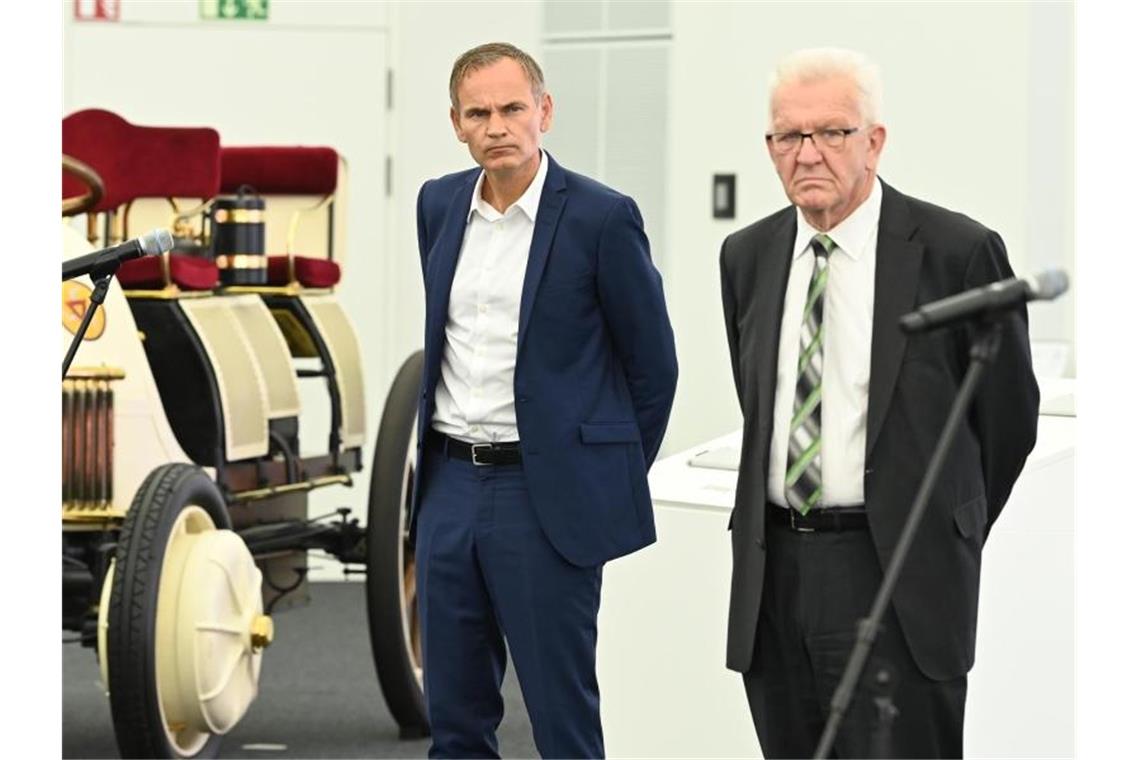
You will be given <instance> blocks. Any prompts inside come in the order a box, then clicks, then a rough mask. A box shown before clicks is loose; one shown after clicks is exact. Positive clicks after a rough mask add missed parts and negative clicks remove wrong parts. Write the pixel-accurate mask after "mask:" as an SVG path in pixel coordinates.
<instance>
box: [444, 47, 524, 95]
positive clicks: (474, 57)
mask: <svg viewBox="0 0 1140 760" xmlns="http://www.w3.org/2000/svg"><path fill="white" fill-rule="evenodd" d="M504 58H510V59H511V60H512V61H516V62H517V63H518V64H519V65H520V66H522V68H523V72H524V73H525V74H526V78H527V79H528V80H530V89H531V92H533V93H534V102H535V103H538V102H539V101H540V100H542V94H543V93H544V92H546V81H545V80H544V79H543V78H542V69H541V68H539V65H538V64H537V63H535V60H534V59H533V58H531V57H530V56H529V55H527V54H526V53H525V52H523V51H522V50H519V49H518V48H517V47H515V46H514V45H512V44H510V43H509V42H488V43H486V44H484V45H479V46H478V47H473V48H471V49H470V50H468V51H467V52H466V53H464V54H463V55H461V56H459V57H458V58H456V59H455V64H454V65H453V66H452V67H451V83H450V90H451V107H452V108H454V109H455V110H457V111H458V110H459V83H460V82H462V81H463V80H464V79H465V78H466V77H467V75H468V74H470V73H471V72H473V71H476V70H478V69H482V68H486V67H487V66H490V65H491V64H494V63H498V62H499V61H501V60H503V59H504Z"/></svg>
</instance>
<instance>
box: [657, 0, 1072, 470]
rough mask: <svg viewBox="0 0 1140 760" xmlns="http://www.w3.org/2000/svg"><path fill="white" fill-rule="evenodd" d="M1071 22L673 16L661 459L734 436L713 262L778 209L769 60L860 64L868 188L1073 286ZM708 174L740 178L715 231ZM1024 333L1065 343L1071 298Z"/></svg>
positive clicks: (986, 10) (679, 11)
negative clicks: (667, 358)
mask: <svg viewBox="0 0 1140 760" xmlns="http://www.w3.org/2000/svg"><path fill="white" fill-rule="evenodd" d="M1072 19H1073V11H1072V7H1071V5H1068V4H1043V3H1040V4H1013V3H764V4H757V3H728V2H704V3H688V2H678V3H675V4H674V24H673V28H674V42H673V54H674V59H673V71H674V75H673V82H672V88H671V91H670V104H671V117H670V125H669V126H670V129H671V135H670V140H671V145H672V148H671V151H670V173H671V186H670V193H669V200H670V203H669V210H670V213H669V218H670V226H669V229H668V235H669V251H670V255H669V259H668V261H667V263H666V268H665V272H664V276H665V281H666V287H667V295H668V300H669V308H670V315H671V317H672V319H673V325H674V329H675V330H676V333H677V347H678V353H679V355H680V364H681V377H680V381H679V387H678V391H677V401H676V404H675V406H674V410H673V418H672V421H671V423H670V427H669V433H668V437H667V438H666V443H665V447H664V448H665V453H670V452H673V451H677V450H679V449H682V448H685V447H687V446H692V445H695V444H696V443H698V442H700V441H703V440H707V439H710V438H713V437H715V436H716V435H719V434H722V433H725V432H728V431H730V430H732V429H734V428H735V427H737V426H739V425H740V413H739V409H738V405H737V400H736V397H735V392H734V389H733V386H732V377H731V372H730V370H729V365H728V361H729V359H728V350H727V345H726V343H725V339H724V322H723V317H722V311H721V305H720V286H719V272H718V267H717V257H718V254H719V250H720V244H721V242H722V241H723V240H724V238H725V236H727V235H728V234H730V233H731V232H733V231H734V230H737V229H740V228H741V227H744V226H746V225H747V224H750V223H751V222H753V221H755V220H757V219H759V218H761V217H764V216H767V215H768V214H770V213H772V212H774V211H776V210H778V209H780V208H782V207H784V206H786V205H787V199H786V197H785V196H784V194H783V190H782V188H781V186H780V184H779V181H778V179H777V177H776V174H775V171H774V170H773V168H772V166H771V163H770V161H769V158H768V155H767V151H766V149H765V147H764V138H763V134H764V131H765V129H766V126H767V92H766V88H767V77H768V74H769V73H770V72H771V70H772V68H773V66H774V64H775V63H776V61H777V60H778V59H779V58H780V57H782V56H783V55H785V54H787V53H790V52H791V51H793V50H796V49H799V48H802V47H814V46H822V45H840V46H845V47H851V48H855V49H857V50H861V51H863V52H864V53H866V54H867V55H868V56H869V57H871V58H872V59H873V60H875V61H876V62H877V63H878V64H879V65H880V67H881V69H882V75H883V80H884V89H885V94H884V117H883V118H884V120H885V123H886V125H887V130H888V136H887V143H886V150H885V154H884V157H883V160H882V163H881V165H880V174H881V176H882V177H883V178H884V179H885V180H886V181H887V182H888V183H890V184H892V185H893V186H894V187H896V188H897V189H899V190H901V191H902V192H904V193H908V194H911V195H915V196H918V197H921V198H924V199H926V200H929V201H932V202H934V203H937V204H939V205H942V206H945V207H948V208H951V209H955V210H958V211H961V212H963V213H965V214H967V215H969V216H971V217H973V218H975V219H977V220H978V221H980V222H981V223H983V224H985V225H987V226H989V227H991V228H993V229H995V230H997V231H998V232H1000V233H1001V234H1002V236H1003V238H1004V239H1005V242H1006V246H1007V248H1008V250H1009V254H1010V259H1011V261H1012V264H1013V267H1014V271H1015V272H1017V273H1018V274H1029V273H1031V272H1035V271H1037V270H1039V269H1042V268H1045V267H1049V266H1054V267H1055V266H1064V267H1065V268H1067V269H1068V270H1069V272H1070V274H1071V273H1072V269H1073V264H1074V256H1073V190H1072V187H1073V148H1072V134H1073V131H1072V121H1073V110H1072V98H1073V42H1072ZM714 173H735V174H737V218H736V219H734V220H714V219H712V211H711V193H712V190H711V185H712V175H713V174H714ZM1030 322H1031V333H1032V336H1033V337H1034V339H1053V340H1063V341H1066V342H1070V343H1071V342H1072V339H1073V298H1071V297H1069V298H1067V299H1066V300H1065V301H1063V302H1061V303H1060V304H1058V305H1055V306H1050V307H1046V308H1044V309H1042V308H1039V307H1037V306H1034V307H1032V309H1031V316H1030ZM1070 368H1071V365H1070Z"/></svg>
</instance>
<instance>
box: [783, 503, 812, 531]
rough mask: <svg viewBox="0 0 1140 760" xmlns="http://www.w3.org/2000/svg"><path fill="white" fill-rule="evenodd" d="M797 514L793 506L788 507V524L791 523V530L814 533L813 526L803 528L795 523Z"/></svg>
mask: <svg viewBox="0 0 1140 760" xmlns="http://www.w3.org/2000/svg"><path fill="white" fill-rule="evenodd" d="M798 515H799V512H797V511H796V508H795V507H792V506H789V507H788V524H789V525H791V527H792V530H794V531H796V532H797V533H815V528H805V527H803V526H800V525H796V517H797V516H798Z"/></svg>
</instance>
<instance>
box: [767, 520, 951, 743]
mask: <svg viewBox="0 0 1140 760" xmlns="http://www.w3.org/2000/svg"><path fill="white" fill-rule="evenodd" d="M767 535H768V539H767V547H768V551H767V560H766V563H767V567H766V569H765V574H764V591H763V597H762V601H761V606H760V621H759V624H758V625H757V634H756V649H755V653H754V657H753V660H752V669H751V670H749V671H748V672H746V673H744V687H745V690H746V692H747V694H748V703H749V706H750V708H751V710H752V720H753V723H754V724H755V726H756V734H757V736H758V738H759V739H760V746H761V748H762V749H763V751H764V757H765V758H780V757H812V755H813V753H814V752H815V749H816V745H817V743H818V742H819V738H820V735H821V734H822V733H823V727H824V725H825V723H826V721H827V716H828V713H829V711H830V703H831V698H832V695H833V693H834V692H835V687H836V686H837V685H838V683H839V680H840V677H841V676H842V674H843V670H844V668H845V666H846V664H847V659H848V657H849V655H850V653H851V648H852V646H853V644H854V641H855V628H856V623H857V621H858V620H859V619H860V618H863V617H866V615H867V614H868V613H869V612H870V609H871V605H872V603H873V602H874V598H875V593H876V591H877V590H878V587H879V583H880V582H881V581H882V570H881V568H880V565H879V559H878V557H877V555H876V553H875V547H874V544H873V543H872V540H871V534H870V532H869V531H867V530H866V529H861V530H860V529H857V530H847V531H839V532H815V533H800V532H796V531H793V530H792V529H791V528H789V527H786V526H780V525H775V524H772V523H769V525H768V531H767ZM884 667H886V668H888V669H889V671H890V673H891V675H892V679H891V682H892V683H893V684H894V688H893V693H892V695H891V696H892V701H893V703H894V705H895V707H896V708H897V710H898V713H897V715H896V716H895V717H894V719H893V720H892V721H888V722H884V721H882V720H880V718H879V709H878V707H877V706H876V703H875V697H876V696H877V694H876V691H875V689H874V686H873V681H872V679H873V678H874V676H875V675H876V674H877V673H878V671H880V670H881V669H883V668H884ZM965 708H966V677H965V676H961V677H959V678H953V679H950V680H947V681H934V680H931V679H930V678H927V677H926V676H925V675H923V674H922V672H921V671H919V669H918V667H917V665H915V662H914V659H913V657H912V656H911V654H910V652H909V650H908V649H907V646H906V642H905V641H904V639H903V635H902V631H901V629H900V627H899V622H898V619H897V618H896V616H895V614H894V611H893V610H890V609H888V613H887V616H886V620H885V621H884V624H883V627H882V629H881V630H880V633H879V636H878V639H877V641H876V644H875V647H874V649H873V650H872V654H871V658H870V660H869V661H868V665H867V669H866V671H865V673H864V677H863V679H862V681H861V683H860V686H859V689H858V691H857V692H856V694H855V699H854V701H853V702H852V704H851V706H850V707H849V709H848V711H847V715H846V717H845V719H844V722H843V725H842V729H841V730H840V732H839V735H838V740H837V741H836V746H835V750H834V752H833V755H832V756H833V757H843V758H850V757H875V756H879V757H912V758H918V757H961V756H962V724H963V719H964V715H965Z"/></svg>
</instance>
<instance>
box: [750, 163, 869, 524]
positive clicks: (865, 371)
mask: <svg viewBox="0 0 1140 760" xmlns="http://www.w3.org/2000/svg"><path fill="white" fill-rule="evenodd" d="M882 201H883V190H882V186H881V185H880V184H879V180H878V178H876V179H875V184H874V186H873V187H872V189H871V194H870V196H868V197H867V200H865V201H863V203H862V204H861V205H860V206H859V207H858V208H856V209H855V211H853V212H852V213H851V215H850V216H849V217H847V218H846V219H844V220H843V221H842V222H840V223H839V224H838V225H836V226H835V228H834V229H832V230H830V231H829V232H827V233H826V234H827V235H828V237H830V238H831V239H832V240H833V241H834V242H835V246H836V247H835V249H834V250H833V251H832V252H831V254H830V255H829V256H828V263H827V265H828V270H829V271H828V274H827V290H826V291H825V293H824V303H823V390H822V397H821V398H822V400H821V408H820V433H821V437H822V440H821V441H820V456H821V458H822V465H823V497H822V499H821V500H820V503H819V506H817V507H816V509H819V508H825V507H842V506H854V505H859V504H862V503H863V470H864V463H865V457H866V442H867V390H868V388H869V387H870V380H871V324H872V320H873V315H874V306H875V248H876V246H877V244H878V241H879V213H880V210H881V208H882ZM819 232H820V231H819V230H817V229H815V228H813V227H812V226H811V225H810V224H809V223H808V221H807V219H806V218H805V217H804V215H803V212H802V211H800V210H798V209H797V210H796V240H795V244H794V245H793V247H792V267H791V271H790V272H789V275H788V290H787V294H786V295H785V297H784V317H783V321H782V322H781V324H780V346H779V359H778V363H777V367H776V399H775V404H776V406H775V408H774V409H773V410H772V447H771V452H770V454H769V460H768V499H769V500H770V501H772V502H773V503H775V504H779V505H780V506H784V507H786V506H788V500H787V497H786V496H785V494H784V478H785V476H786V475H787V472H788V435H789V432H790V427H791V421H792V406H793V404H794V403H795V390H796V380H797V376H796V370H797V363H798V361H799V354H800V327H801V324H802V322H803V312H804V305H805V304H806V303H807V294H808V286H809V285H810V284H811V275H812V269H813V267H814V265H815V256H814V254H812V253H811V240H812V238H813V237H815V236H816V235H817V234H819Z"/></svg>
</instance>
